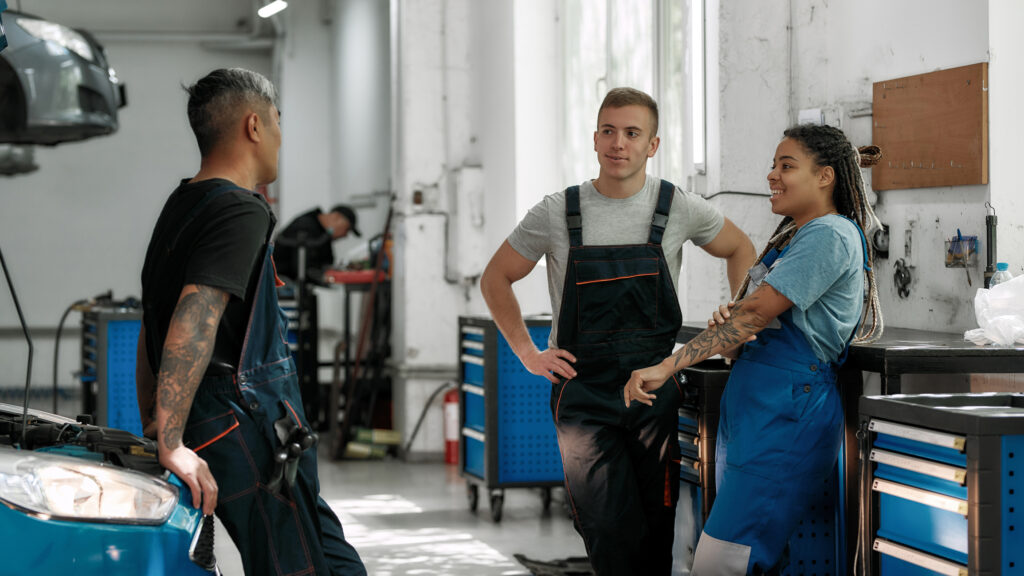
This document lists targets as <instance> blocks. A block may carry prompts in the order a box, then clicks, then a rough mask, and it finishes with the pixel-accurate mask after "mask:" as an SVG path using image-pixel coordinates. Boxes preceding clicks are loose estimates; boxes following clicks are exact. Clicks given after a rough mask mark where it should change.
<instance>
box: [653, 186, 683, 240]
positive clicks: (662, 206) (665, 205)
mask: <svg viewBox="0 0 1024 576" xmlns="http://www.w3.org/2000/svg"><path fill="white" fill-rule="evenodd" d="M675 193H676V185H675V184H673V183H671V182H669V181H668V180H662V181H661V189H659V190H658V204H657V205H656V206H655V207H654V216H653V217H651V236H650V238H649V239H648V240H647V241H648V242H649V243H651V244H657V245H660V244H661V238H662V236H664V234H665V227H666V226H667V225H668V215H669V213H670V212H671V211H672V197H673V196H675Z"/></svg>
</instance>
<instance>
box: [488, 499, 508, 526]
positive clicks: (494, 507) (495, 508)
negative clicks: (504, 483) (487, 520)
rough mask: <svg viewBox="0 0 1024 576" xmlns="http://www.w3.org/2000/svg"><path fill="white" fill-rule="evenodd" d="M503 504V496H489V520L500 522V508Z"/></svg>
mask: <svg viewBox="0 0 1024 576" xmlns="http://www.w3.org/2000/svg"><path fill="white" fill-rule="evenodd" d="M504 504H505V495H504V494H501V493H498V494H491V520H494V521H495V522H501V507H502V506H503V505H504Z"/></svg>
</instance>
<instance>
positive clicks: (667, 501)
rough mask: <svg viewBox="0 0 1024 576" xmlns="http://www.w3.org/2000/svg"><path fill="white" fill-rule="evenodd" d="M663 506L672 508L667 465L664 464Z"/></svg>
mask: <svg viewBox="0 0 1024 576" xmlns="http://www.w3.org/2000/svg"><path fill="white" fill-rule="evenodd" d="M665 506H672V488H671V486H670V484H669V473H668V463H667V462H666V463H665Z"/></svg>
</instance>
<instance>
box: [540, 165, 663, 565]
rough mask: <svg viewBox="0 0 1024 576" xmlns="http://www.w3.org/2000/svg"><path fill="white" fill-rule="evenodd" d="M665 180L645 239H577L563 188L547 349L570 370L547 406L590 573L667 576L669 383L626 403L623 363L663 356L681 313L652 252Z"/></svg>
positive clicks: (575, 209) (575, 198) (639, 364)
mask: <svg viewBox="0 0 1024 576" xmlns="http://www.w3.org/2000/svg"><path fill="white" fill-rule="evenodd" d="M674 193H675V186H674V185H673V184H671V183H669V182H666V181H664V180H663V181H662V182H661V189H660V191H659V195H658V203H657V207H656V208H655V212H654V216H653V218H652V223H651V229H650V236H649V239H648V242H647V243H646V244H635V245H626V246H584V245H583V229H582V217H581V215H580V199H579V187H578V186H573V187H570V188H568V189H567V190H566V219H567V224H568V228H569V240H570V248H569V259H568V260H569V261H568V264H567V266H566V273H565V287H564V289H563V294H562V305H561V315H560V317H559V321H558V347H559V348H562V349H565V350H568V351H569V352H571V353H572V354H573V355H574V356H575V357H576V359H577V361H576V363H575V365H574V368H575V369H576V373H577V376H576V377H575V378H573V379H571V380H567V381H562V382H560V383H558V384H555V385H553V386H552V390H551V412H552V415H553V416H554V419H555V428H556V430H557V432H558V445H559V449H560V451H561V455H562V466H563V469H564V471H565V486H566V490H567V492H568V496H569V502H570V505H571V508H572V513H573V518H574V520H575V525H576V529H577V531H579V532H580V534H581V535H582V536H583V540H584V542H585V544H586V547H587V553H588V555H589V557H590V562H591V564H592V565H593V567H594V570H595V572H596V573H597V574H598V575H614V576H624V575H629V574H637V575H641V574H642V575H645V576H650V575H657V574H666V575H667V574H669V573H670V572H671V568H672V540H673V529H674V519H675V505H676V501H677V500H678V498H679V445H678V441H677V439H676V428H677V420H678V413H677V409H678V404H679V398H680V390H679V386H678V383H670V385H666V386H663V387H662V388H661V389H660V390H659V391H658V394H657V399H656V400H655V401H654V406H653V407H649V406H646V405H642V404H640V403H638V402H634V403H632V406H631V407H629V408H626V407H625V405H624V403H623V396H622V392H623V387H624V386H625V384H626V382H627V381H628V380H629V377H630V374H631V372H632V371H633V370H636V369H639V368H645V367H647V366H650V365H652V364H656V363H658V362H660V361H661V360H663V359H664V358H665V357H667V356H669V355H670V354H671V353H672V347H673V345H674V343H675V338H676V334H677V333H678V332H679V328H680V325H681V321H682V315H681V313H680V310H679V301H678V299H677V298H676V290H675V286H674V285H673V283H672V276H671V275H670V273H669V269H668V264H667V263H666V261H665V256H664V253H663V251H662V248H661V239H662V235H663V233H664V230H665V225H666V224H667V222H668V215H669V211H670V208H671V205H672V196H673V194H674Z"/></svg>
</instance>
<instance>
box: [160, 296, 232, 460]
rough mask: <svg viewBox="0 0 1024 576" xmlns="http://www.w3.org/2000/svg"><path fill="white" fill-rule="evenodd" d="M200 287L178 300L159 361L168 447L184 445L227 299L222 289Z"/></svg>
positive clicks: (164, 439) (164, 441)
mask: <svg viewBox="0 0 1024 576" xmlns="http://www.w3.org/2000/svg"><path fill="white" fill-rule="evenodd" d="M197 288H198V290H197V291H196V292H190V293H188V294H186V295H185V296H183V297H182V298H181V300H179V301H178V305H177V306H176V307H175V309H174V315H173V316H172V317H171V323H170V326H169V328H168V330H167V339H166V341H165V342H164V351H163V356H162V360H161V361H160V376H159V380H158V384H157V395H158V402H159V407H160V408H162V409H163V410H164V411H166V412H167V413H168V414H167V420H166V422H165V423H164V426H163V430H162V432H163V435H162V440H163V443H164V445H165V446H167V447H168V448H177V447H178V446H179V445H180V444H181V436H182V433H183V432H184V430H185V421H186V420H187V419H188V413H189V410H190V409H191V407H192V397H193V396H194V395H195V392H196V389H197V388H198V387H199V382H200V380H201V379H202V377H203V373H204V372H206V366H207V364H209V362H210V357H211V356H212V355H213V345H214V342H215V340H216V338H217V325H218V324H220V317H221V315H222V314H223V313H224V307H225V306H226V305H227V300H228V295H227V294H226V293H225V292H223V291H221V290H217V289H215V288H210V287H208V286H197Z"/></svg>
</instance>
